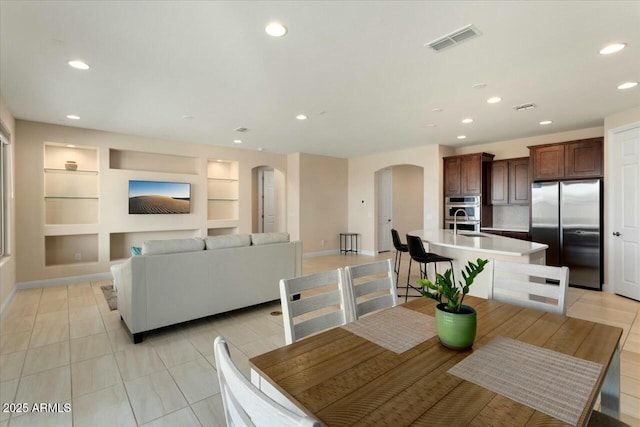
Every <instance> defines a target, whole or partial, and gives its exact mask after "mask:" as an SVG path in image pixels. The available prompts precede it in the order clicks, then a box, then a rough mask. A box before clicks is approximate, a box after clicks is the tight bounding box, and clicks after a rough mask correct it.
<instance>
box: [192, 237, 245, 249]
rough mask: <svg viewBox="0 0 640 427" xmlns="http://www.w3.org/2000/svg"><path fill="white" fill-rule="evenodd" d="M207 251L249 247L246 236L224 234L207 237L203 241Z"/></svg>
mask: <svg viewBox="0 0 640 427" xmlns="http://www.w3.org/2000/svg"><path fill="white" fill-rule="evenodd" d="M204 242H205V245H206V247H207V250H210V249H224V248H237V247H239V246H249V245H251V237H249V235H248V234H225V235H223V236H208V237H206V238H205V239H204Z"/></svg>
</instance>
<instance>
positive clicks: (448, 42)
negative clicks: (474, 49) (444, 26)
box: [425, 25, 481, 52]
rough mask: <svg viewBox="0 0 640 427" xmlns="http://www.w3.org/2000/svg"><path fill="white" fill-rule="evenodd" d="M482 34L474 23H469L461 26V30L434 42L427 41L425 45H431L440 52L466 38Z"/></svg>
mask: <svg viewBox="0 0 640 427" xmlns="http://www.w3.org/2000/svg"><path fill="white" fill-rule="evenodd" d="M480 34H481V33H480V31H479V30H478V29H477V28H476V27H474V26H473V25H467V26H466V27H463V28H460V29H459V30H456V31H454V32H452V33H449V34H447V35H446V36H444V37H440V38H438V39H436V40H434V41H432V42H429V43H427V44H425V46H429V47H430V48H431V49H433V50H435V51H436V52H440V51H441V50H443V49H446V48H448V47H451V46H455V45H457V44H458V43H462V42H463V41H465V40H469V39H472V38H474V37H476V36H479V35H480Z"/></svg>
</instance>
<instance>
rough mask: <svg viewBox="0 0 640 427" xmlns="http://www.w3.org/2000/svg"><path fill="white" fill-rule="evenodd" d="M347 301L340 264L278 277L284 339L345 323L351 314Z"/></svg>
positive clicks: (295, 337) (296, 337) (291, 341)
mask: <svg viewBox="0 0 640 427" xmlns="http://www.w3.org/2000/svg"><path fill="white" fill-rule="evenodd" d="M348 301H349V297H348V296H347V290H346V288H345V283H344V271H343V270H342V269H341V268H339V269H337V270H330V271H325V272H322V273H317V274H310V275H307V276H301V277H294V278H292V279H282V280H280V302H281V304H282V320H283V324H284V338H285V342H286V343H287V344H291V343H294V342H296V341H298V340H300V339H302V338H304V337H306V336H309V335H311V334H314V333H317V332H320V331H323V330H325V329H329V328H332V327H336V326H340V325H344V324H345V323H346V322H347V321H348V319H349V318H350V308H349V302H348Z"/></svg>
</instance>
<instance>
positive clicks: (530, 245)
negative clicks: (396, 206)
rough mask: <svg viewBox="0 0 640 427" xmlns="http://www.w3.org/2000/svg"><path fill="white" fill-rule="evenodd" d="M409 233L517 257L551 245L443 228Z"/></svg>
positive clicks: (437, 242) (443, 244) (439, 243)
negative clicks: (454, 231) (454, 232)
mask: <svg viewBox="0 0 640 427" xmlns="http://www.w3.org/2000/svg"><path fill="white" fill-rule="evenodd" d="M408 234H410V235H412V236H418V237H420V238H421V239H422V240H424V241H425V242H428V243H430V244H433V245H436V246H441V247H447V248H453V249H459V250H469V251H475V252H486V253H494V254H499V255H506V256H516V257H518V256H524V255H530V254H533V253H535V252H539V251H543V250H546V249H547V248H548V247H549V246H548V245H545V244H542V243H535V242H527V241H525V240H519V239H512V238H510V237H504V236H497V235H495V234H487V233H480V232H477V231H458V235H456V236H454V234H453V231H452V230H442V229H440V230H414V231H410V232H409V233H408Z"/></svg>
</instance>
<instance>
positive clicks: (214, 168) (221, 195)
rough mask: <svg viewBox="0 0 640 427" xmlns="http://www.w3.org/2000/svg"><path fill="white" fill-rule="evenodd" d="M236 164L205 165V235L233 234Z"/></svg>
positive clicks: (235, 227) (235, 225)
mask: <svg viewBox="0 0 640 427" xmlns="http://www.w3.org/2000/svg"><path fill="white" fill-rule="evenodd" d="M238 186H239V180H238V162H235V161H225V160H210V161H209V162H208V164H207V234H208V235H210V236H211V235H220V234H233V233H237V230H238V217H239V200H238V193H239V187H238Z"/></svg>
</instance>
